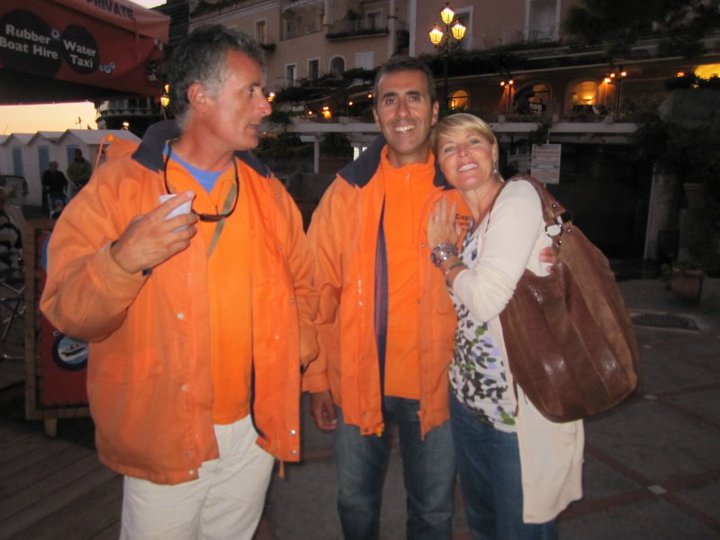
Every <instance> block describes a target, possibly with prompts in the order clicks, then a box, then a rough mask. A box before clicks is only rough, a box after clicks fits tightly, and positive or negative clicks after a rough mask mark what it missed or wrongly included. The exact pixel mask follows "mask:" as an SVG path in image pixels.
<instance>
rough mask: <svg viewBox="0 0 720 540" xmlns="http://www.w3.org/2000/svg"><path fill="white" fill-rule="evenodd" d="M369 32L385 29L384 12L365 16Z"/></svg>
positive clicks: (374, 12) (370, 13)
mask: <svg viewBox="0 0 720 540" xmlns="http://www.w3.org/2000/svg"><path fill="white" fill-rule="evenodd" d="M365 17H366V18H367V28H368V30H381V29H383V28H385V25H384V24H383V21H382V11H369V12H367V13H366V14H365Z"/></svg>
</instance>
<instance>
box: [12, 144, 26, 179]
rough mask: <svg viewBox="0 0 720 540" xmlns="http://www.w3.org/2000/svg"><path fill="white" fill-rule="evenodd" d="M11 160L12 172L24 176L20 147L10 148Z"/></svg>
mask: <svg viewBox="0 0 720 540" xmlns="http://www.w3.org/2000/svg"><path fill="white" fill-rule="evenodd" d="M12 160H13V174H16V175H17V176H25V171H24V169H23V159H22V149H21V148H13V149H12Z"/></svg>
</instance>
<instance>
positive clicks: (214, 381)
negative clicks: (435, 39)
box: [41, 26, 317, 540]
mask: <svg viewBox="0 0 720 540" xmlns="http://www.w3.org/2000/svg"><path fill="white" fill-rule="evenodd" d="M261 62H262V56H261V51H260V49H259V48H258V46H257V44H255V43H254V42H252V41H251V40H249V39H248V38H247V37H246V36H244V35H243V34H241V33H239V32H235V31H231V30H228V29H226V28H223V27H221V26H208V27H202V28H198V29H196V30H195V31H193V32H192V33H191V34H190V35H189V36H188V37H187V39H186V40H185V41H184V42H183V43H181V44H180V45H179V46H178V48H177V50H176V52H175V54H174V56H173V59H172V60H171V63H170V68H169V84H170V87H171V98H172V106H173V108H174V112H175V114H176V118H177V119H178V122H177V123H176V122H164V123H161V124H156V125H155V126H152V127H151V128H150V129H149V130H148V131H147V133H146V134H145V136H144V138H143V140H142V143H141V144H140V145H139V146H135V145H134V144H133V143H129V142H127V141H115V142H113V143H112V144H111V145H110V147H109V148H108V150H107V161H106V162H105V163H104V164H103V165H102V166H101V167H99V168H98V170H97V171H96V173H95V174H94V175H93V177H92V179H91V180H90V182H89V183H88V184H87V186H85V187H84V188H83V190H82V191H81V192H80V193H79V194H78V196H77V197H76V198H75V200H74V201H73V203H72V204H71V205H69V206H68V208H67V209H66V210H65V212H64V213H63V214H62V216H61V217H60V219H59V221H58V223H57V225H56V227H55V230H54V231H53V233H52V238H51V241H50V246H49V268H48V280H47V285H46V287H45V290H44V292H43V296H42V299H41V309H42V311H43V312H44V313H45V315H46V316H47V317H48V319H49V320H50V321H51V322H52V323H53V324H54V325H55V326H56V327H57V328H58V329H60V330H61V331H62V332H64V333H66V334H68V335H71V336H73V337H77V338H81V339H84V340H86V341H88V342H89V347H90V351H89V362H88V381H87V388H88V398H89V403H90V411H91V414H92V416H93V419H94V421H95V425H96V443H97V449H98V454H99V457H100V460H101V461H102V462H103V463H104V464H106V465H107V466H108V467H110V468H111V469H113V470H115V471H117V472H119V473H121V474H123V475H125V481H124V494H123V510H122V527H121V538H123V539H133V540H136V539H153V540H157V539H161V538H164V539H172V540H178V539H193V538H203V539H221V538H222V539H226V538H233V539H250V538H252V537H253V534H254V531H255V529H256V527H257V524H258V522H259V520H260V516H261V513H262V509H263V504H264V500H265V494H266V491H267V487H268V483H269V480H270V474H271V471H272V467H273V457H275V458H277V459H280V460H282V461H297V460H299V458H300V433H299V429H300V425H299V394H300V373H301V367H302V365H303V364H305V363H306V362H309V361H310V360H311V359H312V358H313V357H314V356H315V354H316V352H317V346H316V340H315V333H314V329H313V326H312V323H311V321H312V318H313V314H314V308H313V294H312V288H311V268H312V262H311V258H310V256H309V251H308V246H307V244H306V239H305V236H304V233H303V230H302V219H301V216H300V213H299V211H298V210H297V207H296V206H295V205H294V203H293V202H292V200H291V198H290V197H289V195H288V194H287V192H286V191H285V189H284V188H283V186H282V184H281V183H280V182H279V181H278V180H277V179H276V178H274V177H273V176H272V174H271V173H270V171H269V170H268V168H267V167H266V166H265V165H264V164H263V163H262V162H261V161H260V160H258V159H257V158H256V157H255V156H254V155H253V154H252V153H250V152H249V151H248V150H249V149H251V148H253V147H255V146H256V145H257V144H258V137H259V130H260V123H261V121H262V119H263V118H264V117H265V116H267V115H268V114H269V113H270V105H269V104H268V102H267V100H266V98H265V96H264V94H263V88H262V71H261ZM162 201H165V202H162ZM183 211H184V213H183Z"/></svg>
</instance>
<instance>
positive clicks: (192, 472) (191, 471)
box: [188, 469, 197, 476]
mask: <svg viewBox="0 0 720 540" xmlns="http://www.w3.org/2000/svg"><path fill="white" fill-rule="evenodd" d="M188 473H189V474H190V476H195V474H197V473H196V471H195V470H194V469H190V470H189V471H188Z"/></svg>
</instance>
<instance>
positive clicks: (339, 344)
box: [303, 58, 456, 540]
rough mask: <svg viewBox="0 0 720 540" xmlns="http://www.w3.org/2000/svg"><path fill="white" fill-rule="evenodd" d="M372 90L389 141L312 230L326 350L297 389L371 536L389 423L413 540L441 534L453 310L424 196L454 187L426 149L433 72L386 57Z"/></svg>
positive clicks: (449, 455)
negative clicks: (331, 440)
mask: <svg viewBox="0 0 720 540" xmlns="http://www.w3.org/2000/svg"><path fill="white" fill-rule="evenodd" d="M373 94H374V99H375V104H374V115H375V121H376V122H377V124H378V125H379V127H380V130H381V131H382V135H383V137H380V138H378V139H377V140H376V141H375V142H374V143H373V144H372V145H371V146H370V148H369V149H368V150H367V151H366V152H365V153H364V154H363V155H362V156H361V157H360V158H359V159H358V160H357V161H355V162H354V163H352V164H350V165H348V166H347V167H346V168H344V169H343V170H341V171H340V172H339V173H338V177H337V178H336V179H335V181H334V182H333V183H332V185H331V186H330V187H329V188H328V190H327V192H326V193H325V194H324V196H323V198H322V200H321V201H320V205H319V206H318V208H317V210H316V212H315V214H314V215H313V219H312V223H311V225H310V229H309V231H308V236H309V239H310V242H311V245H312V247H313V249H314V252H315V255H316V272H315V285H316V287H317V289H318V293H319V295H320V305H319V314H318V319H317V329H318V338H319V341H320V355H319V357H318V359H317V360H315V361H314V362H313V363H311V364H310V366H309V367H308V370H307V371H306V373H305V376H304V383H303V385H304V389H305V390H307V391H309V392H310V393H311V395H310V403H311V412H312V415H313V418H314V420H315V422H316V423H317V424H318V426H319V427H320V428H321V429H324V430H334V431H335V451H336V452H335V454H336V460H337V466H338V478H339V494H338V509H339V513H340V521H341V523H342V529H343V535H344V537H345V538H346V539H353V540H354V539H363V540H364V539H377V538H378V537H379V523H380V507H381V500H382V490H383V483H384V480H385V474H386V470H387V463H388V457H389V453H390V446H391V434H390V431H391V429H390V428H391V427H392V426H394V425H395V426H397V428H398V434H399V439H400V452H401V456H402V461H403V476H404V479H405V487H406V490H407V512H408V518H407V530H406V534H407V538H410V539H449V538H451V535H452V532H451V518H452V511H453V487H454V481H455V456H454V452H453V446H452V436H451V432H450V424H449V422H448V421H447V420H448V414H449V405H448V403H449V402H448V375H447V372H448V366H449V364H450V360H451V357H452V350H453V336H454V330H455V321H456V318H455V312H454V309H453V308H452V303H451V302H450V297H449V296H448V293H447V290H446V288H445V284H444V282H443V279H442V275H441V273H440V272H438V271H437V269H435V268H434V267H433V266H432V264H431V263H430V249H429V248H428V246H427V242H426V235H425V224H426V222H427V217H428V215H429V211H430V208H431V206H432V201H433V200H435V199H436V198H438V197H440V196H441V194H442V193H443V192H444V190H445V189H447V188H449V185H447V184H446V182H445V179H444V177H442V175H441V174H440V173H439V172H438V171H437V170H436V167H435V159H434V157H433V155H432V152H431V151H430V139H429V136H430V130H431V128H432V126H433V125H434V124H435V122H436V121H437V119H438V109H439V107H438V102H437V98H436V95H435V84H434V82H433V77H432V73H431V72H430V70H429V69H428V67H427V66H426V65H425V64H424V63H423V62H422V61H420V60H417V59H415V58H393V59H391V60H390V61H389V62H388V63H386V64H385V65H384V66H382V67H381V68H380V70H379V71H378V74H377V77H376V79H375V89H374V92H373Z"/></svg>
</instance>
